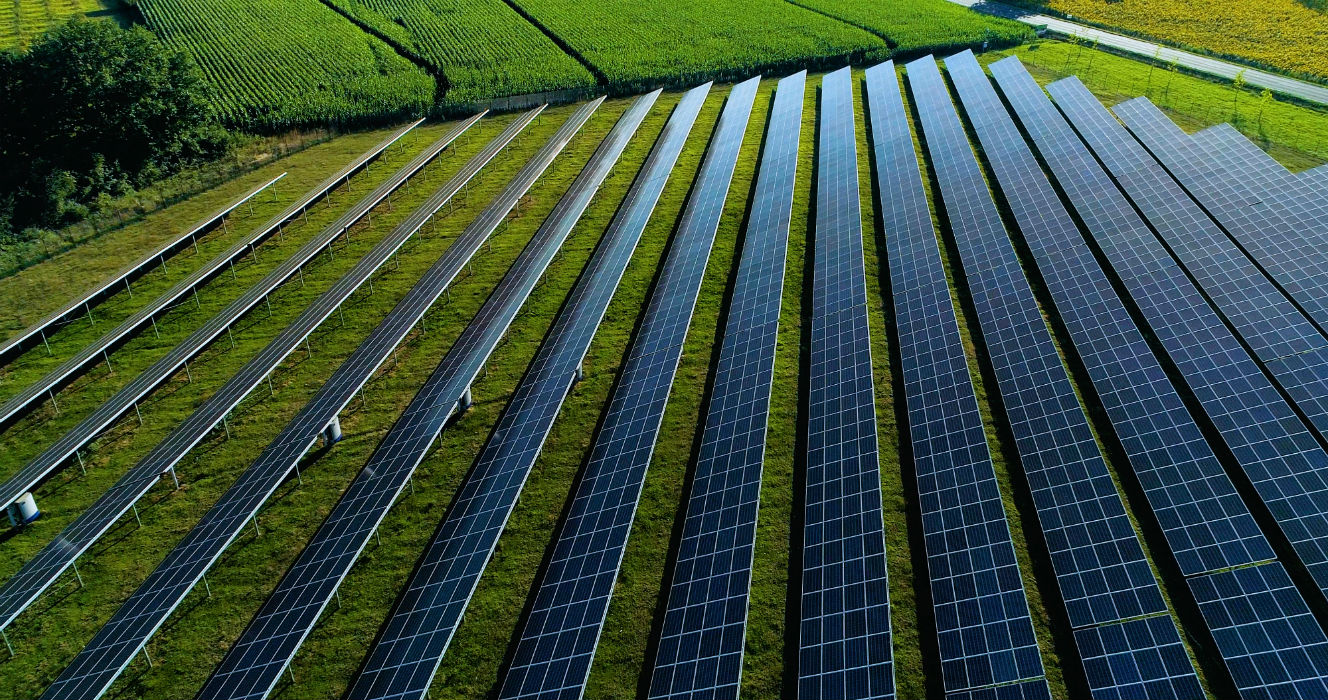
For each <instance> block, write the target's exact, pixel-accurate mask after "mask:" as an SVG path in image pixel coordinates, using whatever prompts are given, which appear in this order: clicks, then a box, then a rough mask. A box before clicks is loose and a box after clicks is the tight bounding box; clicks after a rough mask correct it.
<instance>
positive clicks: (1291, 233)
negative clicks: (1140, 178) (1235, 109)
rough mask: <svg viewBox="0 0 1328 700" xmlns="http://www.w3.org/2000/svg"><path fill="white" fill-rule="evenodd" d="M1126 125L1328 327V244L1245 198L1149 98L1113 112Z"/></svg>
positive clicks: (1266, 204)
mask: <svg viewBox="0 0 1328 700" xmlns="http://www.w3.org/2000/svg"><path fill="white" fill-rule="evenodd" d="M1112 111H1113V112H1115V114H1116V116H1117V117H1119V118H1120V120H1121V121H1122V122H1124V123H1125V126H1126V127H1128V128H1129V130H1130V131H1131V132H1132V133H1133V134H1134V136H1135V138H1137V139H1138V140H1139V141H1141V142H1142V143H1143V144H1144V146H1146V147H1147V148H1148V150H1149V151H1151V152H1152V154H1153V156H1154V157H1155V158H1157V160H1158V161H1160V162H1161V163H1162V165H1164V166H1166V168H1167V170H1168V171H1169V172H1170V173H1171V175H1172V177H1174V178H1175V179H1176V180H1177V181H1178V182H1180V184H1181V185H1182V186H1184V187H1185V189H1186V190H1187V191H1189V193H1190V195H1191V196H1193V197H1194V199H1195V200H1196V201H1198V202H1199V203H1200V204H1202V205H1203V207H1204V209H1206V210H1207V211H1208V212H1209V214H1210V215H1211V216H1212V217H1213V218H1214V219H1215V220H1216V221H1217V222H1218V223H1219V224H1221V225H1222V227H1223V228H1224V229H1226V231H1227V233H1228V234H1230V235H1231V237H1232V238H1234V239H1235V240H1236V242H1237V243H1239V244H1240V246H1241V248H1243V249H1244V250H1245V251H1246V252H1247V253H1248V254H1249V256H1250V257H1252V258H1253V259H1254V260H1255V261H1256V262H1258V263H1259V265H1260V266H1261V267H1262V268H1263V271H1264V272H1265V273H1266V274H1267V275H1268V276H1269V277H1271V278H1272V279H1273V280H1274V281H1275V282H1277V283H1278V284H1279V285H1280V286H1281V287H1282V289H1283V290H1285V292H1286V293H1287V294H1288V295H1289V296H1290V297H1291V298H1292V299H1295V300H1296V301H1297V302H1298V303H1299V304H1300V305H1301V307H1302V308H1303V309H1305V312H1306V313H1307V314H1309V316H1310V318H1313V319H1314V320H1315V321H1316V322H1318V324H1319V326H1320V327H1328V245H1325V243H1326V241H1325V237H1324V236H1322V235H1316V234H1312V233H1311V232H1310V231H1307V230H1306V229H1305V227H1303V226H1297V225H1295V224H1294V223H1293V222H1292V221H1291V220H1289V219H1287V218H1285V217H1284V212H1282V211H1281V210H1280V208H1279V207H1277V205H1276V202H1272V201H1270V200H1265V199H1260V198H1258V197H1252V196H1250V195H1249V194H1248V193H1243V192H1242V191H1241V190H1242V189H1243V187H1244V186H1243V184H1242V183H1240V182H1239V180H1238V179H1236V178H1233V177H1231V176H1228V175H1227V174H1226V173H1224V172H1223V171H1222V169H1221V168H1220V167H1218V166H1217V165H1216V164H1215V163H1213V162H1212V161H1211V160H1210V159H1208V158H1207V157H1205V155H1204V153H1203V151H1202V149H1200V148H1199V146H1198V144H1196V143H1194V141H1193V140H1192V139H1191V138H1190V137H1189V136H1188V135H1186V133H1185V132H1184V131H1181V130H1180V128H1179V127H1177V126H1176V125H1175V124H1174V123H1172V122H1171V120H1170V119H1167V117H1166V115H1164V114H1162V112H1161V111H1159V110H1158V108H1157V107H1156V106H1154V105H1153V103H1151V102H1149V101H1148V100H1147V98H1143V97H1140V98H1136V99H1133V100H1129V101H1127V102H1122V103H1120V104H1118V105H1116V106H1115V107H1113V108H1112Z"/></svg>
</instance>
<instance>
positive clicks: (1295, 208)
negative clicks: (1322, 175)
mask: <svg viewBox="0 0 1328 700" xmlns="http://www.w3.org/2000/svg"><path fill="white" fill-rule="evenodd" d="M1190 140H1191V141H1193V142H1194V143H1195V144H1196V145H1197V146H1198V147H1199V148H1200V150H1201V151H1202V152H1203V153H1204V154H1205V155H1206V156H1207V157H1208V158H1209V159H1211V160H1212V161H1213V162H1215V163H1217V164H1218V166H1219V167H1221V168H1222V169H1223V170H1224V171H1225V172H1226V173H1227V174H1228V176H1229V177H1232V178H1233V179H1234V180H1235V181H1237V182H1239V183H1240V184H1241V186H1242V192H1244V193H1245V194H1247V195H1248V196H1250V197H1255V198H1260V199H1266V200H1271V201H1273V202H1276V203H1277V204H1278V205H1279V206H1280V207H1281V210H1282V213H1283V215H1284V216H1285V217H1286V218H1287V219H1288V220H1290V221H1292V222H1295V223H1297V225H1299V226H1302V227H1305V228H1309V229H1314V230H1316V231H1317V232H1318V233H1319V234H1321V235H1328V226H1326V225H1325V222H1326V221H1328V202H1325V200H1324V198H1323V196H1322V195H1321V194H1320V193H1318V192H1315V191H1314V188H1312V187H1310V186H1308V185H1306V184H1304V183H1302V182H1300V181H1299V180H1297V179H1296V178H1295V177H1294V176H1293V175H1291V173H1290V172H1289V171H1288V170H1287V169H1286V168H1285V167H1283V166H1282V164H1281V163H1278V162H1277V161H1276V160H1273V157H1272V156H1270V155H1268V154H1267V153H1265V152H1264V151H1263V149H1262V148H1259V147H1258V146H1256V145H1254V143H1253V142H1251V141H1250V140H1249V139H1247V138H1245V136H1244V135H1243V134H1241V133H1240V132H1239V131H1236V129H1235V127H1233V126H1231V125H1230V124H1219V125H1217V126H1214V127H1210V128H1208V129H1204V130H1203V131H1200V132H1198V133H1196V134H1194V135H1193V136H1191V137H1190Z"/></svg>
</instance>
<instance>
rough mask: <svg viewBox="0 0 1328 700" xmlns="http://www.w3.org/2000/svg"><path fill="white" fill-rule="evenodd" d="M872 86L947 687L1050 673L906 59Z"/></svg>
mask: <svg viewBox="0 0 1328 700" xmlns="http://www.w3.org/2000/svg"><path fill="white" fill-rule="evenodd" d="M866 82H867V98H868V104H869V106H870V111H871V125H872V130H871V133H872V141H873V143H874V145H875V155H876V172H877V173H878V175H879V176H878V178H877V187H878V188H879V197H878V198H879V200H880V202H881V216H882V219H883V221H884V223H885V230H886V246H887V249H888V252H889V257H890V282H891V286H892V294H893V298H894V308H895V318H896V321H897V323H898V327H899V355H900V359H901V363H902V371H903V376H904V391H905V395H906V398H907V403H908V426H909V440H910V444H911V446H912V456H913V464H914V471H915V473H916V475H917V482H918V500H919V504H920V507H921V511H922V529H923V537H924V538H925V542H926V548H927V573H928V575H929V576H930V578H931V597H932V605H933V606H934V609H935V619H936V632H937V637H938V645H939V649H940V654H941V674H942V680H943V685H944V688H945V690H946V692H947V693H951V694H954V693H955V692H956V691H962V690H966V689H972V688H982V687H984V686H992V685H994V684H998V683H1000V684H1004V683H1012V682H1015V681H1021V680H1025V679H1034V678H1040V677H1041V676H1042V675H1043V669H1042V657H1041V655H1040V654H1039V651H1038V645H1037V639H1036V638H1035V636H1034V634H1033V620H1032V618H1030V617H1029V613H1028V600H1027V598H1026V597H1025V593H1024V583H1023V578H1022V577H1021V575H1020V572H1019V563H1018V561H1016V559H1015V550H1014V543H1013V542H1012V541H1011V539H1010V527H1009V523H1008V522H1007V521H1006V517H1005V506H1004V503H1003V502H1002V500H1001V492H1000V487H999V485H998V484H997V482H996V471H995V469H994V468H993V466H992V462H991V454H990V452H989V451H988V448H987V437H986V433H985V431H984V429H983V425H982V415H981V414H980V413H979V411H978V403H977V396H976V394H975V392H974V388H973V380H972V377H971V376H970V375H969V371H968V362H967V359H966V358H965V354H964V345H963V339H962V337H961V336H960V334H959V323H958V319H957V318H956V316H955V309H954V303H953V301H952V300H951V298H950V288H949V283H948V281H947V279H946V275H945V267H944V265H943V263H942V261H941V251H940V248H939V246H938V245H937V241H936V231H935V229H933V227H932V222H931V210H930V209H929V208H928V207H927V196H926V194H925V190H924V185H923V182H922V174H921V172H920V171H919V169H918V159H917V154H916V152H915V151H914V147H913V135H912V132H911V131H910V130H909V126H908V118H907V116H906V113H905V111H904V102H903V98H902V95H901V94H900V90H899V79H898V77H897V76H896V74H895V67H894V63H892V62H887V63H883V64H881V65H879V66H876V67H874V68H870V69H868V70H867V73H866ZM1039 683H1040V687H1041V688H1042V696H1043V697H1045V696H1046V681H1045V680H1043V681H1038V682H1030V683H1022V684H1016V685H1013V686H1007V687H1008V688H1009V689H1008V690H1001V691H999V692H1000V693H1002V695H999V697H1023V695H1020V694H1019V693H1022V692H1025V689H1036V688H1038V687H1039ZM969 696H971V694H970V695H969ZM983 697H993V698H995V697H998V696H997V695H984V696H983Z"/></svg>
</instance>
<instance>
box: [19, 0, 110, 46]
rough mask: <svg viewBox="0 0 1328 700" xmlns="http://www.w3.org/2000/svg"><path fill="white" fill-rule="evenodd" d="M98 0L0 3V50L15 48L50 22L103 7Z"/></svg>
mask: <svg viewBox="0 0 1328 700" xmlns="http://www.w3.org/2000/svg"><path fill="white" fill-rule="evenodd" d="M109 4H110V3H103V2H101V0H23V1H22V2H3V3H0V49H12V48H18V47H21V46H23V45H25V44H27V43H28V42H29V41H31V40H32V37H34V36H36V35H37V34H40V33H41V32H43V31H45V30H46V29H47V28H48V27H50V26H51V25H53V24H55V23H57V22H61V21H64V20H67V19H69V18H70V17H74V16H76V15H85V14H87V13H89V12H97V11H99V10H102V9H104V7H103V6H104V5H109Z"/></svg>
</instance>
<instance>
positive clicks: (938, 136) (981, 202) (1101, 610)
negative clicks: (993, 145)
mask: <svg viewBox="0 0 1328 700" xmlns="http://www.w3.org/2000/svg"><path fill="white" fill-rule="evenodd" d="M908 77H909V84H910V86H911V87H912V91H913V96H914V103H915V104H916V105H917V109H918V113H919V116H920V118H921V123H922V127H923V129H922V130H923V132H924V134H925V138H926V144H927V150H928V152H929V153H930V155H931V161H932V163H933V166H934V168H935V172H936V175H937V180H938V183H939V184H940V189H941V193H942V199H943V200H944V204H945V209H946V212H947V213H948V215H949V220H950V222H951V229H952V231H953V233H954V237H955V241H956V244H957V246H958V248H959V253H960V257H961V260H962V266H963V270H964V272H965V274H966V276H967V281H968V286H969V290H970V293H971V295H972V298H973V303H974V307H975V308H976V310H977V315H978V321H979V324H980V328H981V331H982V337H983V339H984V341H985V344H986V349H987V354H988V356H989V357H990V359H991V362H992V366H993V368H994V370H995V374H996V381H997V385H998V388H999V390H1000V393H1001V397H1002V402H1003V404H1004V406H1005V411H1006V416H1007V418H1008V420H1009V422H1010V427H1011V430H1012V432H1013V434H1014V437H1015V443H1016V447H1017V449H1018V452H1019V458H1020V463H1021V464H1022V465H1023V468H1024V473H1025V475H1026V477H1027V479H1028V483H1029V487H1030V489H1031V490H1032V492H1033V502H1034V505H1035V507H1036V509H1037V511H1038V523H1039V526H1040V527H1041V528H1042V532H1043V535H1044V537H1045V539H1046V542H1047V547H1048V549H1049V551H1050V554H1051V563H1052V567H1053V569H1054V570H1055V572H1056V578H1057V582H1058V584H1059V588H1060V592H1061V597H1062V599H1063V600H1064V601H1065V604H1066V608H1067V611H1068V613H1069V617H1070V622H1071V625H1072V626H1074V627H1083V626H1086V625H1093V624H1101V623H1104V622H1112V621H1115V620H1122V619H1127V618H1131V617H1137V616H1140V615H1147V614H1154V613H1162V612H1165V611H1166V605H1165V604H1164V603H1163V601H1162V595H1161V592H1160V591H1159V590H1158V586H1157V581H1156V580H1155V579H1154V578H1153V573H1152V571H1151V569H1150V568H1149V565H1148V562H1147V560H1145V559H1144V555H1143V550H1142V548H1141V546H1140V544H1139V540H1138V537H1137V536H1136V535H1135V532H1134V529H1133V527H1132V526H1131V524H1130V521H1129V518H1128V517H1127V516H1126V514H1125V508H1124V505H1123V504H1122V503H1121V499H1120V494H1119V493H1118V492H1117V491H1116V485H1115V483H1114V482H1113V481H1112V479H1111V475H1110V473H1108V471H1107V467H1106V464H1105V462H1104V461H1103V459H1102V454H1101V452H1100V451H1099V449H1098V446H1097V443H1096V441H1095V440H1094V437H1093V434H1092V431H1091V430H1090V428H1089V426H1088V421H1087V418H1086V417H1085V415H1084V412H1083V409H1082V408H1081V407H1080V406H1079V402H1078V399H1077V398H1076V397H1075V394H1074V390H1073V388H1072V387H1071V385H1070V381H1069V376H1068V374H1067V373H1066V370H1065V367H1064V365H1062V364H1061V360H1060V356H1059V355H1058V354H1057V351H1056V347H1055V345H1054V344H1053V342H1052V339H1051V334H1050V332H1049V331H1048V329H1047V326H1046V323H1045V322H1044V321H1043V319H1042V315H1041V311H1040V309H1039V308H1038V306H1037V302H1036V300H1035V298H1034V296H1033V292H1032V289H1031V288H1030V287H1029V284H1028V280H1027V278H1025V277H1024V275H1023V272H1022V270H1021V268H1020V267H1019V261H1018V258H1017V257H1016V256H1015V252H1014V248H1013V246H1012V244H1011V243H1010V239H1009V237H1008V235H1007V234H1006V231H1005V228H1004V225H1003V224H1002V223H1001V219H1000V215H999V213H998V212H997V210H996V206H995V203H994V202H993V201H992V198H991V194H990V192H989V191H988V190H987V187H986V185H985V183H984V182H983V178H982V173H981V171H980V170H979V168H978V164H977V161H976V160H975V158H974V154H973V150H972V148H971V147H970V146H969V143H968V139H967V137H966V135H965V134H964V130H963V127H962V126H961V124H960V122H959V118H958V115H957V114H956V112H955V109H954V105H953V104H952V103H951V102H950V98H949V95H948V93H947V92H946V89H945V85H944V83H943V81H942V80H941V76H940V72H939V71H938V70H937V69H936V63H935V61H934V60H933V59H932V58H931V57H926V58H922V59H918V60H917V61H914V62H912V63H910V64H908Z"/></svg>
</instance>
